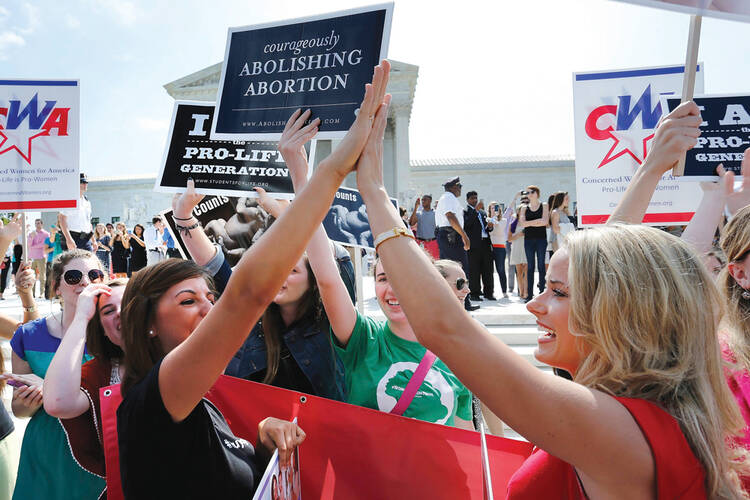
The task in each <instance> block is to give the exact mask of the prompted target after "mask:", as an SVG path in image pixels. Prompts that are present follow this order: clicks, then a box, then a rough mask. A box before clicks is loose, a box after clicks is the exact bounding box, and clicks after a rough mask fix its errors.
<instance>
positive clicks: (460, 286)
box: [456, 278, 466, 290]
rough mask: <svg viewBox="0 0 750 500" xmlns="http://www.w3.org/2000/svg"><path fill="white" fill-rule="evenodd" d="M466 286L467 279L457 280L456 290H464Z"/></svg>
mask: <svg viewBox="0 0 750 500" xmlns="http://www.w3.org/2000/svg"><path fill="white" fill-rule="evenodd" d="M465 286H466V279H465V278H457V279H456V290H462V289H463V288H464V287H465Z"/></svg>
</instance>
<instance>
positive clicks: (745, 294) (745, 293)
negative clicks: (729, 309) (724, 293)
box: [742, 290, 750, 300]
mask: <svg viewBox="0 0 750 500" xmlns="http://www.w3.org/2000/svg"><path fill="white" fill-rule="evenodd" d="M742 298H743V299H745V300H750V292H748V291H747V290H744V291H743V292H742Z"/></svg>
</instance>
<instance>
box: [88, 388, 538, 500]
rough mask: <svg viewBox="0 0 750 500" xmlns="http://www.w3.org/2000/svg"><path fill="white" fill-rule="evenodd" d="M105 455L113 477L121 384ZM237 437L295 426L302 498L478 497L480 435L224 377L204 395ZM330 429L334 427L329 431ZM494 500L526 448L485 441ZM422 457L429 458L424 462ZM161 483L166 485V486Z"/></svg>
mask: <svg viewBox="0 0 750 500" xmlns="http://www.w3.org/2000/svg"><path fill="white" fill-rule="evenodd" d="M100 394H101V397H100V401H101V417H102V419H101V421H102V429H103V430H102V434H103V438H104V439H103V448H104V456H105V459H106V464H107V470H108V471H119V470H120V462H119V458H120V457H119V449H118V443H117V416H116V413H115V412H116V410H117V407H118V406H119V404H120V401H121V400H122V398H121V396H120V390H119V385H117V386H110V387H104V388H102V389H101V390H100ZM206 399H208V400H209V401H211V403H213V404H214V405H215V406H216V407H217V408H218V409H219V411H220V412H221V413H222V415H224V417H225V419H226V421H227V423H228V424H229V427H230V428H231V429H232V432H233V433H234V435H235V436H237V437H238V438H242V439H246V440H247V441H250V442H251V443H255V442H256V439H257V434H258V422H260V421H261V420H263V419H264V418H266V417H268V416H269V415H273V416H275V417H277V418H282V419H285V420H293V419H294V418H295V417H297V418H298V419H299V425H300V427H302V429H303V430H304V431H305V434H306V436H307V437H306V439H305V441H304V443H302V445H301V446H300V448H299V458H300V461H301V463H302V467H301V468H300V472H301V476H302V481H301V490H302V491H304V496H305V498H315V499H320V500H334V499H341V498H347V499H348V498H356V499H358V500H370V499H372V500H376V499H377V500H381V499H383V498H450V499H454V498H460V499H468V500H481V499H482V498H483V497H484V481H483V479H482V474H483V472H482V471H483V468H482V465H481V460H482V458H481V456H482V454H481V450H480V435H479V433H478V432H473V431H468V430H465V429H459V428H456V427H449V426H445V425H439V424H433V423H430V422H423V421H421V420H416V419H412V418H407V417H399V416H396V415H392V414H390V413H385V412H380V411H377V410H371V409H369V408H362V407H359V406H353V405H350V404H346V403H341V402H338V401H333V400H330V399H325V398H321V397H316V396H311V395H309V394H303V393H300V392H296V391H290V390H286V389H281V388H278V387H273V386H269V385H263V384H259V383H255V382H250V381H247V380H242V379H238V378H234V377H227V376H225V375H222V376H220V377H219V379H218V380H217V381H216V383H215V384H214V386H213V387H212V388H211V390H210V391H209V392H208V393H206ZM331 422H336V425H331ZM486 442H487V456H488V463H489V467H490V471H491V475H492V486H493V493H494V496H495V497H496V498H505V497H506V487H507V484H508V480H509V479H510V477H511V476H512V475H513V473H514V472H515V471H516V470H517V469H518V467H519V466H520V465H521V463H523V461H524V460H525V459H526V458H527V457H528V456H529V455H530V453H531V450H532V445H531V444H530V443H527V442H525V441H518V440H515V439H506V438H501V437H497V436H489V435H488V436H486ZM425 457H429V460H427V459H426V458H425ZM165 480H166V479H165ZM107 498H108V499H109V500H121V499H122V498H123V496H122V488H121V484H120V474H117V473H114V474H107Z"/></svg>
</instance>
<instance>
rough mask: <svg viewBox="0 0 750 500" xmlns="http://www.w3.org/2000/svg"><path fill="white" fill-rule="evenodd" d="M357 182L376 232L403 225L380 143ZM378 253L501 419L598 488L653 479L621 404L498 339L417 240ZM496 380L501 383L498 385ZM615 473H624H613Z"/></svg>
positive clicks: (421, 329) (406, 303)
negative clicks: (532, 360)
mask: <svg viewBox="0 0 750 500" xmlns="http://www.w3.org/2000/svg"><path fill="white" fill-rule="evenodd" d="M381 137H382V136H381ZM357 184H358V186H359V191H360V193H361V194H362V197H363V198H364V200H365V202H366V204H367V213H368V214H369V217H370V224H371V226H372V230H373V234H381V233H383V232H386V231H389V230H391V229H392V228H394V227H399V223H400V218H399V214H398V212H397V211H396V210H395V209H394V208H393V206H392V205H391V204H390V202H389V199H388V193H387V192H386V190H385V188H384V187H383V175H382V143H378V144H374V145H373V144H371V143H370V142H368V145H367V146H366V148H365V150H364V152H363V153H362V157H361V158H360V161H359V163H358V166H357ZM378 251H379V254H380V257H381V259H382V262H383V265H384V267H385V269H386V272H387V273H388V279H389V282H390V283H391V285H392V286H393V288H394V292H395V293H396V295H397V296H398V298H399V301H400V303H401V306H402V307H403V309H404V312H405V313H406V315H407V317H408V319H409V324H411V325H412V326H413V328H414V332H415V334H416V335H417V338H418V339H419V341H420V343H421V344H422V345H424V346H426V347H427V348H429V349H430V350H432V351H433V352H434V353H435V354H437V355H438V356H439V357H440V359H442V360H443V361H444V362H445V363H446V364H447V365H448V366H449V367H450V369H451V370H452V371H453V372H454V373H455V374H456V375H457V376H458V378H459V379H460V380H461V381H462V382H463V383H464V384H465V385H466V386H467V387H468V388H469V389H470V390H471V391H472V392H474V393H475V394H476V395H477V396H478V397H479V398H480V400H482V401H483V402H484V403H485V404H486V405H487V406H488V407H489V408H490V409H491V410H492V411H493V412H494V413H495V414H497V416H498V417H500V418H501V419H502V420H503V421H505V422H507V423H508V424H509V425H510V426H511V427H512V428H513V429H515V430H517V431H518V432H520V433H521V434H522V435H523V436H524V437H526V438H527V439H529V440H530V441H531V442H533V443H534V444H536V445H538V446H540V447H542V448H544V449H545V450H546V451H548V452H549V453H551V454H553V455H555V456H557V457H559V458H561V459H562V460H565V461H566V462H569V463H571V464H572V465H574V466H575V467H577V468H578V469H579V470H580V471H581V472H582V473H583V474H585V475H586V477H587V479H588V478H593V480H594V481H595V482H597V484H599V482H601V483H604V484H608V482H611V481H622V480H623V478H625V481H626V482H627V481H629V480H631V479H633V478H636V479H637V480H641V479H642V478H643V475H644V470H646V469H648V470H647V472H645V474H646V475H648V473H649V472H648V471H651V473H653V472H652V469H653V466H652V464H653V461H652V460H653V459H652V458H651V456H650V450H649V448H648V445H647V444H646V442H645V439H644V438H643V436H642V434H640V431H639V430H638V426H637V424H635V421H634V420H633V419H632V417H630V415H629V414H628V412H627V410H625V409H624V407H622V406H621V405H620V404H619V403H617V402H616V400H614V399H613V398H611V397H610V396H607V395H604V394H602V393H600V392H598V391H595V390H591V389H588V388H585V387H583V386H581V385H578V384H576V383H573V382H570V381H567V380H563V379H561V378H558V377H550V376H549V375H547V374H545V373H543V372H541V371H540V370H539V369H537V368H535V367H534V366H532V365H531V364H530V363H528V362H527V361H525V360H524V359H522V358H521V357H520V356H518V355H517V354H516V353H515V352H513V350H512V349H510V348H509V347H507V346H506V345H505V344H503V343H502V342H501V341H500V340H499V339H497V338H495V337H493V336H492V335H491V334H490V333H488V332H487V330H486V329H485V328H484V327H483V326H482V325H481V324H480V323H478V322H476V321H474V320H473V319H472V318H471V317H470V316H469V315H468V314H467V313H466V312H465V311H464V310H463V307H462V306H461V304H460V303H459V302H458V301H457V300H456V297H455V295H454V294H453V292H452V291H451V289H450V288H449V285H448V284H447V282H446V281H445V279H443V277H442V276H440V274H439V273H438V272H437V271H436V270H435V268H434V266H432V264H431V263H430V261H429V259H428V257H427V256H426V255H425V254H424V252H422V251H420V249H419V247H418V245H417V244H416V243H415V242H414V241H413V240H412V239H411V238H405V237H396V238H391V239H388V240H386V241H385V242H384V243H383V244H381V245H380V247H379V249H378ZM498 380H502V381H503V383H502V384H497V381H498ZM582 435H586V436H587V439H586V446H581V440H580V436H582ZM633 443H636V444H637V446H633ZM649 464H651V468H650V469H649ZM613 470H618V471H619V473H618V474H615V475H613V474H612V471H613ZM615 476H616V477H615ZM647 480H648V479H646V481H647ZM639 484H640V483H639Z"/></svg>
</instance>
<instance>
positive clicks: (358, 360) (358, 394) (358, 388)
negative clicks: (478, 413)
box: [333, 313, 472, 425]
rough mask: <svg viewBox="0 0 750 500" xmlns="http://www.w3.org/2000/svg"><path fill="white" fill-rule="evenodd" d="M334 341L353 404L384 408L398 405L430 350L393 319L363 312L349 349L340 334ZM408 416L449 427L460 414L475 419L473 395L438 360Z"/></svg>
mask: <svg viewBox="0 0 750 500" xmlns="http://www.w3.org/2000/svg"><path fill="white" fill-rule="evenodd" d="M333 344H334V346H335V347H336V352H337V353H338V354H339V356H340V357H341V360H342V361H343V362H344V367H345V368H346V386H347V390H348V393H349V399H348V401H347V402H348V403H351V404H353V405H357V406H364V407H367V408H373V409H375V410H380V411H384V412H390V411H391V410H392V409H393V407H394V406H396V402H397V401H398V399H399V398H400V397H401V394H402V393H403V392H404V390H405V389H406V384H408V383H409V379H411V376H412V375H413V374H414V372H415V371H416V369H417V366H419V362H420V361H421V360H422V356H424V353H425V351H426V349H425V348H424V347H423V346H422V345H420V344H419V343H418V342H412V341H409V340H404V339H402V338H401V337H398V336H396V335H395V334H394V333H393V332H392V331H391V329H390V328H389V327H388V322H380V321H376V320H374V319H372V318H368V317H367V316H362V315H360V314H359V313H357V323H356V324H355V325H354V331H353V332H352V336H351V338H350V339H349V343H348V344H347V345H346V348H345V349H342V348H341V347H339V344H338V342H337V341H336V338H335V337H333ZM404 416H405V417H411V418H418V419H420V420H426V421H427V422H434V423H437V424H445V425H455V422H454V419H455V417H458V418H461V419H463V420H471V417H472V414H471V393H470V392H469V390H468V389H467V388H466V387H465V386H464V385H463V384H462V383H461V382H460V381H459V380H458V378H456V376H455V375H453V373H452V372H451V371H450V369H448V367H447V366H446V365H445V363H443V362H442V361H441V360H440V359H436V360H435V363H434V364H433V365H432V368H431V369H430V371H429V372H427V376H426V377H425V380H424V382H422V385H421V386H420V387H419V389H418V390H417V394H416V395H415V396H414V400H413V401H412V402H411V404H410V405H409V407H408V408H407V409H406V411H405V412H404Z"/></svg>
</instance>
